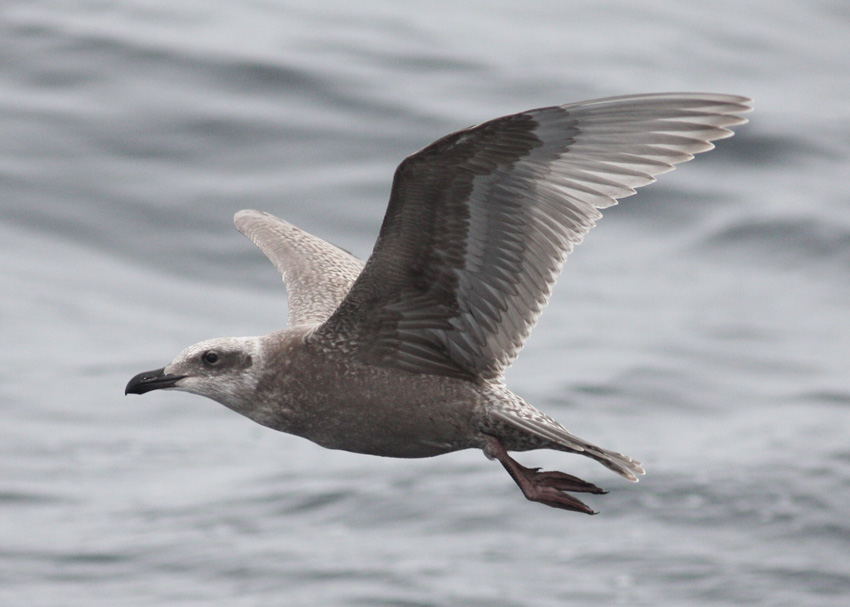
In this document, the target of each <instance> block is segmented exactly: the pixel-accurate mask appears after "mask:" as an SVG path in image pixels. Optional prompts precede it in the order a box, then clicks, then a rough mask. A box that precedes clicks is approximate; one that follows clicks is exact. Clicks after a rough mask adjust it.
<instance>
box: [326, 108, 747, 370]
mask: <svg viewBox="0 0 850 607" xmlns="http://www.w3.org/2000/svg"><path fill="white" fill-rule="evenodd" d="M749 101H750V100H749V99H747V98H744V97H736V96H731V95H715V94H691V93H684V94H660V95H637V96H628V97H614V98H609V99H600V100H597V101H586V102H582V103H576V104H571V105H563V106H559V107H548V108H542V109H537V110H530V111H528V112H523V113H520V114H515V115H512V116H505V117H503V118H497V119H495V120H491V121H489V122H485V123H483V124H480V125H477V126H474V127H470V128H468V129H466V130H463V131H459V132H457V133H453V134H451V135H448V136H446V137H443V138H442V139H440V140H438V141H436V142H435V143H433V144H431V145H429V146H428V147H426V148H424V149H423V150H421V151H419V152H417V153H415V154H413V155H412V156H410V157H408V158H407V159H405V160H404V162H402V163H401V165H399V167H398V169H397V170H396V174H395V179H394V181H393V188H392V193H391V196H390V202H389V207H388V209H387V214H386V216H385V218H384V223H383V225H382V227H381V232H380V235H379V237H378V241H377V243H376V245H375V249H374V251H373V253H372V256H371V257H370V258H369V260H368V261H367V263H366V267H365V269H364V270H363V272H362V273H361V275H360V277H359V278H358V279H357V281H356V282H355V283H354V286H353V287H352V288H351V291H350V292H349V293H348V295H347V296H346V298H345V300H344V301H343V302H342V304H341V305H340V307H339V309H338V310H337V311H336V312H335V313H334V314H333V316H331V317H330V319H328V321H327V322H326V323H325V324H324V325H323V326H322V327H320V328H319V329H318V331H317V333H316V335H315V336H316V337H317V338H320V339H324V340H325V342H326V343H328V344H329V345H334V346H335V347H337V348H344V349H346V350H347V351H348V352H349V353H350V355H351V356H353V357H355V358H356V359H357V360H360V361H361V362H364V363H366V364H373V365H380V366H385V367H394V368H399V369H404V370H407V371H411V372H414V373H431V374H440V375H449V376H456V377H466V378H482V379H488V380H493V379H495V380H498V379H500V378H501V377H502V374H503V372H504V370H505V369H506V368H507V367H508V366H509V365H510V364H511V363H512V362H513V360H514V359H515V358H516V356H517V354H518V353H519V350H520V349H521V348H522V345H523V342H524V341H525V339H526V337H528V334H529V333H530V332H531V329H532V328H533V327H534V325H535V323H536V322H537V318H538V316H539V314H540V311H541V310H542V309H543V307H544V306H545V305H546V302H547V301H548V299H549V294H550V292H551V289H552V285H553V283H554V282H555V278H556V277H557V275H558V272H559V271H560V269H561V266H562V265H563V263H564V261H565V259H566V257H567V254H568V253H569V252H570V251H571V250H572V249H573V247H574V246H575V245H576V244H578V243H579V242H581V240H582V238H583V237H584V235H585V234H586V233H587V232H588V230H590V228H592V227H593V226H594V225H595V222H596V220H597V219H599V218H600V217H601V214H600V213H599V211H598V210H597V209H601V208H605V207H609V206H611V205H614V204H616V201H617V199H618V198H623V197H625V196H629V195H631V194H634V189H633V188H636V187H639V186H643V185H646V184H648V183H651V182H652V181H654V178H653V176H654V175H658V174H660V173H666V172H667V171H670V170H671V169H672V168H673V165H674V164H676V163H679V162H685V161H687V160H690V159H691V158H693V154H697V153H699V152H705V151H707V150H710V149H712V147H713V146H712V144H711V143H709V142H710V141H712V140H715V139H722V138H724V137H729V136H730V135H731V134H732V133H731V131H729V130H728V129H727V127H730V126H733V125H738V124H743V123H744V122H746V120H744V119H743V118H741V117H739V116H737V115H736V114H738V113H741V112H747V111H749V110H750V107H749Z"/></svg>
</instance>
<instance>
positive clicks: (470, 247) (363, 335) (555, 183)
mask: <svg viewBox="0 0 850 607" xmlns="http://www.w3.org/2000/svg"><path fill="white" fill-rule="evenodd" d="M748 103H749V100H748V99H745V98H743V97H735V96H730V95H714V94H688V93H684V94H662V95H636V96H629V97H618V98H610V99H601V100H597V101H588V102H583V103H577V104H571V105H564V106H556V107H549V108H542V109H538V110H530V111H527V112H523V113H520V114H514V115H511V116H505V117H502V118H497V119H495V120H491V121H489V122H485V123H483V124H480V125H477V126H474V127H470V128H468V129H465V130H462V131H458V132H457V133H453V134H451V135H448V136H446V137H443V138H442V139H440V140H438V141H436V142H434V143H433V144H431V145H429V146H428V147H426V148H424V149H423V150H421V151H419V152H417V153H415V154H413V155H412V156H410V157H408V158H407V159H405V160H404V161H403V162H402V163H401V165H399V167H398V169H397V171H396V174H395V179H394V181H393V188H392V194H391V197H390V202H389V206H388V209H387V213H386V217H385V218H384V223H383V225H382V227H381V232H380V235H379V237H378V241H377V243H376V245H375V249H374V251H373V253H372V255H371V257H370V258H369V260H368V261H367V263H366V264H365V266H364V265H363V264H362V263H361V262H360V261H358V260H357V259H355V258H354V257H352V256H351V255H349V254H348V253H346V252H344V251H342V250H341V249H338V248H337V247H335V246H333V245H331V244H329V243H327V242H325V241H324V240H322V239H320V238H317V237H315V236H312V235H310V234H307V233H306V232H304V231H303V230H300V229H298V228H296V227H295V226H292V225H290V224H288V223H286V222H285V221H283V220H281V219H278V218H276V217H274V216H272V215H269V214H267V213H261V212H259V211H241V212H239V213H237V214H236V217H235V224H236V227H237V228H238V229H239V230H240V231H241V232H242V233H244V234H245V235H246V236H248V237H249V238H250V239H251V240H252V241H253V242H254V243H255V244H256V245H257V246H259V247H260V249H262V251H263V252H264V253H265V254H266V256H267V257H268V258H269V259H270V260H271V261H272V262H273V263H274V264H275V266H276V267H277V268H278V270H279V271H280V272H281V274H282V276H283V279H284V282H285V283H286V287H287V290H288V292H289V322H288V326H287V328H286V329H284V330H283V331H278V332H276V333H272V334H270V335H266V336H264V337H251V338H221V339H213V340H209V341H205V342H201V343H200V344H196V345H195V346H192V347H190V348H187V349H186V350H184V351H183V352H182V353H181V354H180V355H178V357H177V358H176V359H175V360H174V361H173V362H172V363H171V364H170V365H168V366H167V367H165V368H163V369H158V370H156V371H152V372H148V373H142V374H139V375H137V376H136V377H134V378H133V379H132V380H131V381H130V383H129V384H128V386H127V392H132V393H139V394H141V393H144V392H147V391H150V390H153V389H160V388H171V389H177V390H185V391H188V392H193V393H196V394H201V395H203V396H207V397H209V398H212V399H214V400H217V401H218V402H221V403H222V404H224V405H226V406H227V407H230V408H231V409H233V410H235V411H238V412H239V413H242V414H243V415H246V416H247V417H249V418H251V419H253V420H255V421H257V422H259V423H261V424H263V425H266V426H268V427H270V428H274V429H276V430H281V431H283V432H289V433H291V434H296V435H299V436H303V437H305V438H307V439H310V440H312V441H314V442H316V443H318V444H319V445H322V446H325V447H328V448H331V449H344V450H347V451H354V452H358V453H367V454H372V455H383V456H390V457H429V456H433V455H439V454H441V453H448V452H451V451H456V450H459V449H467V448H478V449H482V450H483V451H484V453H485V454H486V455H487V456H488V457H490V458H494V459H498V460H499V461H500V462H501V463H502V465H503V466H504V467H505V469H506V470H507V471H508V473H509V474H510V475H511V477H512V478H513V479H514V480H515V481H516V482H517V484H518V485H519V487H520V489H521V490H522V491H523V494H524V495H525V496H526V497H527V498H528V499H530V500H534V501H538V502H541V503H543V504H546V505H548V506H553V507H556V508H563V509H567V510H576V511H580V512H586V513H592V512H593V511H592V510H591V509H590V508H588V507H587V506H586V505H585V504H583V503H582V502H581V501H579V500H578V499H576V498H575V497H573V496H571V495H569V493H568V492H578V493H602V490H601V489H599V488H598V487H596V486H595V485H592V484H590V483H587V482H585V481H582V480H581V479H578V478H575V477H573V476H570V475H567V474H564V473H562V472H540V471H539V470H536V469H529V468H525V467H524V466H521V465H520V464H519V463H517V462H516V461H515V460H513V459H512V458H511V457H510V456H509V455H508V453H507V452H508V451H525V450H530V449H540V448H547V449H557V450H561V451H568V452H574V453H581V454H583V455H586V456H588V457H590V458H593V459H595V460H596V461H598V462H600V463H601V464H603V465H604V466H606V467H608V468H610V469H611V470H613V471H615V472H617V473H618V474H620V475H622V476H623V477H625V478H627V479H629V480H632V481H636V480H637V475H640V474H643V469H642V468H641V466H640V463H639V462H637V461H635V460H633V459H631V458H629V457H627V456H625V455H622V454H619V453H615V452H613V451H608V450H606V449H602V448H600V447H597V446H595V445H593V444H591V443H589V442H587V441H584V440H582V439H580V438H578V437H577V436H574V435H573V434H571V433H570V432H568V431H567V430H566V429H565V428H564V427H563V426H562V425H561V424H559V423H558V422H556V421H555V420H553V419H552V418H550V417H549V416H547V415H545V414H543V413H541V412H540V411H538V410H537V409H535V408H534V407H532V406H531V405H529V404H528V403H526V402H525V401H523V400H522V399H521V398H520V397H518V396H517V395H515V394H513V393H512V392H510V391H509V390H508V389H507V388H506V387H505V385H504V381H503V375H504V371H505V369H506V368H507V367H508V366H510V364H511V363H512V362H513V361H514V359H515V358H516V356H517V355H518V354H519V351H520V349H521V348H522V345H523V343H524V341H525V339H526V338H527V337H528V334H529V333H530V331H531V329H532V328H533V327H534V325H535V323H536V322H537V318H538V316H539V314H540V312H541V311H542V309H543V307H544V306H545V305H546V303H547V301H548V298H549V295H550V293H551V289H552V286H553V284H554V282H555V279H556V278H557V276H558V273H559V272H560V270H561V266H562V265H563V263H564V261H565V260H566V257H567V255H568V254H569V253H570V251H572V249H573V247H574V246H575V245H576V244H578V243H580V242H581V240H582V238H583V237H584V235H585V234H586V233H587V232H588V230H590V228H592V227H593V226H594V225H595V222H596V221H597V220H598V219H599V218H600V217H601V214H600V212H599V210H598V209H601V208H606V207H609V206H612V205H614V204H616V201H617V199H619V198H623V197H625V196H629V195H631V194H633V193H634V188H636V187H639V186H642V185H646V184H648V183H651V182H652V181H653V180H654V176H655V175H658V174H661V173H664V172H667V171H669V170H671V169H672V168H673V165H674V164H677V163H679V162H684V161H687V160H690V159H691V158H693V155H694V154H697V153H699V152H704V151H706V150H709V149H711V148H712V144H711V143H710V141H712V140H715V139H721V138H724V137H728V136H730V135H731V134H732V133H731V131H730V130H728V128H729V127H731V126H734V125H738V124H742V123H744V122H746V121H745V120H744V119H743V118H741V117H740V116H738V114H740V113H742V112H746V111H749V109H750V108H749V105H748Z"/></svg>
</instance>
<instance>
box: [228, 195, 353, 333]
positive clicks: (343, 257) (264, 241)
mask: <svg viewBox="0 0 850 607" xmlns="http://www.w3.org/2000/svg"><path fill="white" fill-rule="evenodd" d="M233 223H234V224H235V225H236V229H237V230H239V231H240V232H242V233H243V234H244V235H245V236H247V237H248V238H250V239H251V240H252V241H253V243H254V244H255V245H257V246H258V247H259V248H260V250H261V251H262V252H263V253H265V255H266V257H268V258H269V259H270V260H271V262H272V263H273V264H274V265H275V267H276V268H277V270H278V272H280V274H281V276H282V277H283V282H284V284H285V285H286V290H287V292H288V293H289V319H288V325H289V326H294V325H303V324H315V325H318V324H320V323H323V322H325V321H326V320H327V319H328V318H329V317H330V315H331V314H333V312H334V310H336V309H337V307H338V306H339V304H340V303H341V302H342V300H343V298H344V297H345V296H346V294H347V293H348V291H349V290H350V289H351V285H352V284H354V281H355V280H356V279H357V276H358V275H359V274H360V271H361V270H362V269H363V262H362V261H360V260H359V259H357V258H356V257H354V256H353V255H350V254H348V253H346V252H345V251H343V250H342V249H340V248H338V247H335V246H334V245H332V244H330V243H329V242H325V241H324V240H322V239H321V238H319V237H317V236H313V235H312V234H308V233H307V232H305V231H304V230H302V229H300V228H296V227H295V226H294V225H292V224H290V223H287V222H285V221H284V220H282V219H279V218H277V217H275V216H274V215H269V214H268V213H263V212H261V211H239V212H238V213H236V215H235V216H234V217H233Z"/></svg>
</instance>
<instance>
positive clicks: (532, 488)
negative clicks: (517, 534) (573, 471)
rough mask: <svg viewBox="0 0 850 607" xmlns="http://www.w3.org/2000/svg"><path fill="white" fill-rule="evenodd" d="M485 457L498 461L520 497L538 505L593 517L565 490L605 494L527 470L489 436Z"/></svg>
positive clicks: (571, 478) (564, 478)
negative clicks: (514, 484) (508, 475)
mask: <svg viewBox="0 0 850 607" xmlns="http://www.w3.org/2000/svg"><path fill="white" fill-rule="evenodd" d="M484 454H485V455H487V456H488V457H490V458H493V459H497V460H499V462H501V464H502V466H504V467H505V470H507V471H508V474H510V475H511V478H513V479H514V481H515V482H516V484H517V485H519V488H520V489H521V490H522V494H523V495H524V496H525V497H526V499H529V500H531V501H532V502H540V503H541V504H546V505H547V506H551V507H552V508H562V509H564V510H573V511H575V512H584V513H585V514H596V512H595V511H593V510H591V509H590V508H589V507H588V506H587V505H586V504H584V503H582V502H581V501H579V500H577V499H576V498H574V497H573V496H572V495H569V494H567V493H564V492H565V491H575V492H577V493H605V491H603V490H602V489H600V488H599V487H597V486H596V485H594V484H592V483H588V482H586V481H583V480H581V479H580V478H576V477H575V476H571V475H569V474H565V473H563V472H557V471H549V472H541V471H540V468H526V467H525V466H523V465H522V464H520V463H519V462H517V461H516V460H515V459H513V458H512V457H511V456H510V455H508V452H507V450H506V449H505V447H504V445H502V443H501V441H499V439H497V438H495V437H493V436H488V437H487V446H486V448H485V449H484Z"/></svg>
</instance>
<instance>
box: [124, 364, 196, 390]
mask: <svg viewBox="0 0 850 607" xmlns="http://www.w3.org/2000/svg"><path fill="white" fill-rule="evenodd" d="M184 377H186V376H185V375H166V373H165V368H162V369H155V370H153V371H145V372H144V373H139V374H138V375H137V376H136V377H134V378H133V379H131V380H130V383H129V384H127V387H126V388H124V394H144V393H145V392H150V391H151V390H162V389H163V388H173V387H174V384H176V383H177V382H178V381H179V380H181V379H183V378H184Z"/></svg>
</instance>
